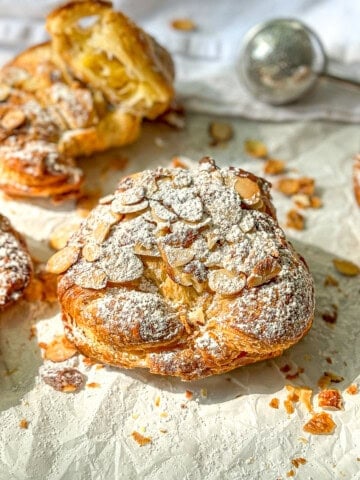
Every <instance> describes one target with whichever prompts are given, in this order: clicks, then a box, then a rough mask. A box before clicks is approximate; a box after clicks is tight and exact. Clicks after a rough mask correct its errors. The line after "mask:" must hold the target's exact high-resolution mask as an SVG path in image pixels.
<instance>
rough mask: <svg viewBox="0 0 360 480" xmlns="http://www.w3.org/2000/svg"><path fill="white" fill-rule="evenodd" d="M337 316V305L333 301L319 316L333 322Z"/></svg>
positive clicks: (327, 321)
mask: <svg viewBox="0 0 360 480" xmlns="http://www.w3.org/2000/svg"><path fill="white" fill-rule="evenodd" d="M337 317H338V306H337V305H335V304H334V303H333V304H331V305H330V306H329V307H328V308H327V309H326V310H325V311H324V312H323V313H322V314H321V318H322V319H323V320H324V322H326V323H330V324H334V323H336V320H337Z"/></svg>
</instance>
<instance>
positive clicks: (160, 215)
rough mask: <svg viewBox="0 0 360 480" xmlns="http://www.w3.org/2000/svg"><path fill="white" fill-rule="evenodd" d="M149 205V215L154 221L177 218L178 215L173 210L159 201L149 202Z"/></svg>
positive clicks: (167, 220)
mask: <svg viewBox="0 0 360 480" xmlns="http://www.w3.org/2000/svg"><path fill="white" fill-rule="evenodd" d="M150 207H151V215H152V217H153V219H154V220H155V222H156V223H159V222H160V223H162V222H175V221H176V220H177V219H178V216H177V215H176V214H175V213H174V212H171V211H170V210H168V209H167V208H166V207H164V206H163V205H162V204H161V203H159V202H156V201H152V202H150Z"/></svg>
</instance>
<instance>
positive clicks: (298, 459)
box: [291, 457, 306, 468]
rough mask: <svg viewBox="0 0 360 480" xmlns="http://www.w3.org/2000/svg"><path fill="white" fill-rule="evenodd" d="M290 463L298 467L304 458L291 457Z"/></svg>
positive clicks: (303, 463) (303, 461) (304, 461)
mask: <svg viewBox="0 0 360 480" xmlns="http://www.w3.org/2000/svg"><path fill="white" fill-rule="evenodd" d="M291 463H292V464H293V465H294V467H295V468H299V466H300V465H305V463H306V460H305V458H303V457H297V458H293V459H292V460H291Z"/></svg>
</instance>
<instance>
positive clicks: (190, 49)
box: [0, 0, 360, 122]
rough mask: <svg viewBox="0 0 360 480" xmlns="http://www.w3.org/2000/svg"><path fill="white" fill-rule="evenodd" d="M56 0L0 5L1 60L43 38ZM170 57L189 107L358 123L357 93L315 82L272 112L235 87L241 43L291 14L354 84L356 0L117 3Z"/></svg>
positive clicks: (358, 49)
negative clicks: (188, 22)
mask: <svg viewBox="0 0 360 480" xmlns="http://www.w3.org/2000/svg"><path fill="white" fill-rule="evenodd" d="M59 3H60V2H58V1H56V0H36V1H34V0H16V1H15V2H14V0H0V61H1V62H4V61H6V60H7V59H9V58H11V57H12V56H13V55H14V53H16V52H18V51H21V49H23V48H24V47H26V46H28V45H32V44H34V43H38V42H41V41H44V40H46V38H47V35H46V32H45V29H44V16H45V15H46V13H47V12H49V11H50V10H51V9H52V8H54V7H55V6H56V5H58V4H59ZM114 6H115V7H116V8H118V9H121V10H123V11H124V12H125V13H127V14H128V15H129V16H131V17H132V18H134V20H136V21H137V22H138V23H139V24H141V25H142V26H143V27H144V28H145V29H146V30H147V31H148V32H150V33H151V34H152V35H154V36H155V37H156V38H157V39H158V40H159V41H160V43H162V44H163V45H165V46H166V47H167V48H168V49H169V50H170V51H171V53H172V54H173V56H174V59H175V63H176V71H177V80H176V87H177V91H178V93H179V96H180V98H181V99H182V100H183V102H184V103H185V106H186V107H187V108H188V109H189V110H193V111H198V112H204V113H213V114H223V115H238V116H244V117H247V118H255V119H263V120H273V121H285V120H301V119H325V120H326V119H327V120H337V121H345V122H359V121H360V88H356V87H353V86H350V85H347V84H344V83H340V82H336V81H331V80H321V81H320V82H319V83H318V85H317V88H316V89H314V91H312V92H311V93H310V94H309V95H307V97H306V98H304V99H302V100H300V101H298V102H297V103H295V104H292V105H288V106H283V107H272V106H269V105H265V104H263V103H260V102H258V101H256V100H255V99H254V98H253V97H252V96H251V95H250V94H249V93H247V92H246V90H245V89H244V88H243V87H242V85H241V84H240V82H239V80H238V77H237V74H236V69H235V63H236V58H237V55H238V52H239V49H240V45H241V39H242V37H243V36H244V34H245V33H246V32H247V30H248V29H249V28H250V27H252V26H253V25H255V24H257V23H258V22H261V21H263V20H267V19H271V18H277V17H295V18H298V19H300V20H302V21H304V22H305V23H306V24H308V25H309V26H310V27H311V28H313V29H314V30H315V31H316V32H317V33H318V35H319V36H320V38H321V40H322V41H323V43H324V46H325V49H326V52H327V54H328V56H329V58H330V60H331V62H330V68H331V69H332V71H338V72H339V71H340V72H341V73H342V74H343V75H345V76H348V77H352V78H357V79H359V80H360V34H359V29H358V25H357V23H358V19H359V18H360V2H358V1H354V0H341V1H339V0H292V1H291V2H289V1H288V0H271V1H269V0H254V1H252V2H249V1H247V0H197V1H194V0H181V1H178V0H146V1H144V0H115V1H114ZM183 17H186V18H191V19H192V20H193V21H194V22H195V23H196V24H197V26H198V29H197V30H196V31H194V32H181V31H176V30H174V29H173V28H172V27H171V20H173V19H176V18H183Z"/></svg>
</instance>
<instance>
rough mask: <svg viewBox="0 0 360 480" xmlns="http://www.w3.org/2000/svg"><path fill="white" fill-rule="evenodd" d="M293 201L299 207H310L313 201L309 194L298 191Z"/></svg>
mask: <svg viewBox="0 0 360 480" xmlns="http://www.w3.org/2000/svg"><path fill="white" fill-rule="evenodd" d="M292 199H293V202H294V203H295V205H296V206H297V207H299V208H310V207H311V201H310V197H309V195H305V194H304V193H297V194H296V195H294V196H293V197H292Z"/></svg>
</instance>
